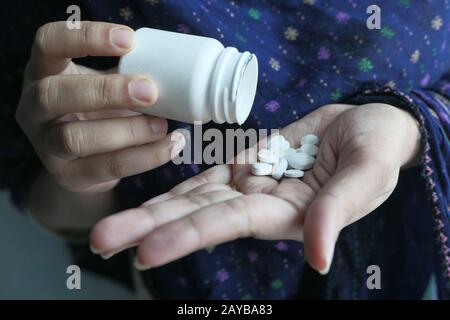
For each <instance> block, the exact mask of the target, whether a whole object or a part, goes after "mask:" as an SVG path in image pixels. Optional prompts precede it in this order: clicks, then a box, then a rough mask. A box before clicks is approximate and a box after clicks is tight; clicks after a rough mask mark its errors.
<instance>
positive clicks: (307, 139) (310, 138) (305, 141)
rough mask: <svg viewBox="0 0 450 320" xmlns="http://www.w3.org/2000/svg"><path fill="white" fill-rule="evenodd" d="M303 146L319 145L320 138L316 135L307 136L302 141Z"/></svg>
mask: <svg viewBox="0 0 450 320" xmlns="http://www.w3.org/2000/svg"><path fill="white" fill-rule="evenodd" d="M300 142H301V144H308V143H309V144H318V143H319V137H318V136H316V135H315V134H307V135H306V136H303V137H302V138H301V140H300Z"/></svg>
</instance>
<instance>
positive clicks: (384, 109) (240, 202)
mask: <svg viewBox="0 0 450 320" xmlns="http://www.w3.org/2000/svg"><path fill="white" fill-rule="evenodd" d="M307 133H314V134H316V135H318V136H319V137H320V140H321V142H320V151H319V154H318V155H317V160H316V162H315V164H314V167H313V169H312V170H310V171H308V172H306V174H305V176H304V178H303V179H301V180H300V179H290V178H284V179H283V180H281V181H276V180H275V179H272V178H271V177H266V176H253V175H252V174H251V172H250V165H249V164H244V165H243V164H227V165H219V166H215V167H212V168H210V169H209V170H207V171H205V172H203V173H201V174H199V175H197V176H195V177H193V178H191V179H188V180H186V181H184V182H183V183H181V184H179V185H178V186H176V187H175V188H173V189H172V190H171V191H169V192H167V193H165V194H162V195H160V196H158V197H155V198H153V199H151V200H150V201H148V202H146V203H144V204H143V205H142V206H141V207H139V208H135V209H130V210H127V211H124V212H121V213H118V214H116V215H113V216H110V217H107V218H105V219H103V220H102V221H100V222H99V223H98V224H97V225H96V226H95V227H94V229H93V230H92V233H91V243H92V245H93V247H94V248H95V249H94V250H95V251H96V252H98V253H101V254H102V255H103V256H104V257H106V258H107V257H110V256H111V255H113V254H115V253H117V252H119V251H121V250H124V249H125V248H129V247H132V246H136V245H137V246H138V250H137V257H136V266H137V267H138V268H139V269H146V268H149V267H155V266H159V265H163V264H165V263H168V262H170V261H173V260H175V259H178V258H180V257H183V256H185V255H187V254H189V253H192V252H194V251H196V250H199V249H202V248H207V247H210V246H214V245H217V244H220V243H224V242H227V241H231V240H234V239H238V238H243V237H254V238H258V239H267V240H274V239H291V240H297V241H302V242H304V247H305V255H306V258H307V260H308V261H309V263H310V264H311V266H312V267H313V268H314V269H316V270H318V271H319V272H321V273H322V274H325V273H327V272H328V269H329V267H330V264H331V260H332V256H333V251H334V246H335V243H336V241H337V238H338V235H339V232H340V231H341V230H342V229H343V228H344V227H345V226H347V225H349V224H350V223H353V222H355V221H356V220H358V219H360V218H361V217H363V216H364V215H366V214H368V213H369V212H371V211H373V210H374V209H375V208H376V207H378V206H379V205H380V204H381V203H383V202H384V201H385V200H386V199H387V198H388V197H389V195H390V194H391V193H392V191H393V189H394V187H395V185H396V183H397V179H398V173H399V170H400V168H401V167H402V166H403V165H405V164H407V163H408V162H410V161H411V160H413V159H414V157H415V156H416V154H417V153H418V151H419V146H420V134H419V129H418V127H417V124H416V122H415V120H414V119H413V118H412V116H410V115H409V114H408V113H406V112H404V111H401V110H399V109H397V108H395V107H392V106H389V105H383V104H370V105H364V106H358V107H357V106H351V105H328V106H324V107H321V108H319V109H317V110H316V111H314V112H312V113H310V114H309V115H307V116H306V117H304V118H303V119H301V120H298V121H296V122H295V123H292V124H291V125H289V126H287V127H285V128H284V129H282V130H281V134H282V135H284V136H285V138H286V139H288V140H289V142H290V143H291V144H292V145H293V146H299V144H300V138H301V137H302V136H303V135H305V134H307ZM260 143H264V141H262V142H260ZM240 156H246V157H247V159H248V160H249V163H250V162H251V160H252V159H255V157H256V148H251V149H249V150H246V151H245V152H244V153H242V154H240V155H238V157H240ZM238 163H242V162H238Z"/></svg>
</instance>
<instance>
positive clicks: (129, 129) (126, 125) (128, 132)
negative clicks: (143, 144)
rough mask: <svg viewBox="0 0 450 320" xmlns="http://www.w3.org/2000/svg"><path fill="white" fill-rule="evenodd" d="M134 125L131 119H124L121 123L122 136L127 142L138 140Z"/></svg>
mask: <svg viewBox="0 0 450 320" xmlns="http://www.w3.org/2000/svg"><path fill="white" fill-rule="evenodd" d="M135 124H136V123H135V121H133V118H128V119H126V118H125V119H124V121H123V122H122V136H123V137H124V138H125V140H126V141H127V142H133V141H138V139H139V137H138V132H137V130H136V126H135Z"/></svg>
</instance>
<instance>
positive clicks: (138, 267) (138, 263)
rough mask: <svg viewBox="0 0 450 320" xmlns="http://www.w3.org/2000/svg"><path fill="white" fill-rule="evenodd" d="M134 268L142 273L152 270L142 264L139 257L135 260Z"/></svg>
mask: <svg viewBox="0 0 450 320" xmlns="http://www.w3.org/2000/svg"><path fill="white" fill-rule="evenodd" d="M134 267H135V268H136V269H137V270H140V271H143V270H147V269H150V268H149V267H146V266H144V265H143V264H141V263H140V262H139V260H138V258H137V257H135V258H134Z"/></svg>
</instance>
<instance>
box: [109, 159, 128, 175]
mask: <svg viewBox="0 0 450 320" xmlns="http://www.w3.org/2000/svg"><path fill="white" fill-rule="evenodd" d="M107 168H108V169H107V170H108V171H109V175H110V176H111V177H113V178H114V179H122V178H123V177H124V176H125V164H124V163H123V162H122V160H121V159H120V157H119V156H117V155H113V156H111V157H110V158H109V159H108V161H107Z"/></svg>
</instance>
